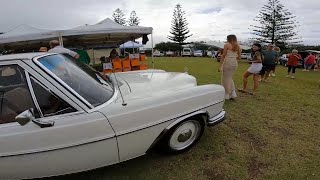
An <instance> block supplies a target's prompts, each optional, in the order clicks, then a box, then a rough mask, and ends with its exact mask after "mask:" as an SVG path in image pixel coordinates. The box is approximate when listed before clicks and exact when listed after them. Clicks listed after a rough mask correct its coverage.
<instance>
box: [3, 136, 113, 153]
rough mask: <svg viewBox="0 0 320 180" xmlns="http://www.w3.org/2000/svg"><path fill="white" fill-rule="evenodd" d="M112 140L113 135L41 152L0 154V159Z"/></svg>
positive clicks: (45, 150) (41, 151)
mask: <svg viewBox="0 0 320 180" xmlns="http://www.w3.org/2000/svg"><path fill="white" fill-rule="evenodd" d="M112 138H115V135H110V136H105V137H100V138H96V139H91V140H89V141H86V142H81V143H74V144H69V145H65V146H59V147H53V148H47V149H41V150H31V151H25V152H19V153H7V154H0V158H3V157H13V156H24V155H29V154H37V153H44V152H50V151H55V150H62V149H68V148H73V147H77V146H82V145H87V144H92V143H97V142H101V141H105V140H109V139H112Z"/></svg>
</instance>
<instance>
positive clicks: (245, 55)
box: [241, 53, 250, 59]
mask: <svg viewBox="0 0 320 180" xmlns="http://www.w3.org/2000/svg"><path fill="white" fill-rule="evenodd" d="M248 56H250V53H241V59H248Z"/></svg>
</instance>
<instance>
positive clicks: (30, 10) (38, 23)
mask: <svg viewBox="0 0 320 180" xmlns="http://www.w3.org/2000/svg"><path fill="white" fill-rule="evenodd" d="M1 1H2V3H1V6H0V32H6V31H9V30H11V29H13V28H15V27H17V26H18V25H21V24H27V25H31V26H34V27H37V28H42V29H68V28H73V27H77V26H81V25H84V24H95V23H97V22H99V21H101V20H103V19H105V18H107V17H109V18H111V17H112V13H113V11H114V10H115V9H116V8H120V9H122V10H123V11H124V13H125V15H126V17H129V15H130V12H131V11H133V10H134V11H136V13H137V15H138V17H139V18H140V19H141V20H140V25H141V26H147V27H153V30H154V43H159V42H162V41H168V39H167V36H168V35H169V31H170V27H171V20H172V15H173V10H174V7H175V5H176V4H178V3H179V4H181V6H182V9H183V10H184V11H185V12H186V18H187V21H188V23H189V25H188V27H189V29H190V31H191V33H192V34H193V36H192V37H190V38H189V39H188V40H187V41H210V40H215V41H219V40H220V41H224V40H225V39H226V36H227V35H228V34H235V35H236V36H237V37H238V39H240V40H241V41H246V40H247V39H249V38H252V37H254V36H253V35H251V34H250V32H251V31H250V30H249V27H250V25H251V24H253V23H254V21H253V19H254V18H255V17H256V16H257V15H258V13H259V10H260V9H261V7H262V6H263V5H264V4H266V3H267V0H219V1H213V0H197V1H195V0H159V1H155V0H117V1H114V0H90V1H88V0H76V1H75V0H54V1H46V0H1ZM280 2H281V3H282V4H283V5H284V6H285V7H286V8H287V9H288V10H289V11H290V12H292V13H293V14H294V15H295V16H296V20H297V21H298V22H299V27H298V28H297V31H298V34H299V36H300V37H301V38H302V39H301V40H302V41H303V43H304V44H308V45H319V44H320V18H319V17H320V11H319V10H318V9H319V7H320V1H319V0H295V1H290V0H280Z"/></svg>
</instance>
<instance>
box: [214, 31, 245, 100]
mask: <svg viewBox="0 0 320 180" xmlns="http://www.w3.org/2000/svg"><path fill="white" fill-rule="evenodd" d="M227 41H228V42H227V43H226V44H225V45H224V48H223V53H222V57H221V60H220V67H219V72H222V78H221V80H222V85H223V87H224V88H225V92H226V93H225V99H231V100H234V99H235V98H236V97H237V94H236V90H235V85H234V82H233V79H232V77H233V74H234V72H235V71H236V70H237V67H238V60H240V57H241V56H240V54H241V48H240V46H239V44H238V40H237V37H236V36H235V35H229V36H227Z"/></svg>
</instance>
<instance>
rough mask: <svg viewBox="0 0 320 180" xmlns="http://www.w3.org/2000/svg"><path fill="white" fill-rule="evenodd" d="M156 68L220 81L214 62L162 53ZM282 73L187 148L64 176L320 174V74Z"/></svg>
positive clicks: (239, 75) (239, 72) (272, 176)
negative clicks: (176, 153)
mask: <svg viewBox="0 0 320 180" xmlns="http://www.w3.org/2000/svg"><path fill="white" fill-rule="evenodd" d="M150 61H151V60H150V58H149V62H150ZM149 66H150V67H152V66H151V64H150V65H149ZM154 66H155V68H157V69H164V70H167V71H176V72H183V71H184V68H185V67H187V68H188V71H189V74H191V75H193V76H195V77H196V78H197V79H198V83H199V84H200V85H202V84H211V83H220V74H219V73H218V71H217V70H218V63H217V61H216V60H213V59H209V58H155V61H154ZM248 67H249V64H247V63H244V62H243V63H240V64H239V68H238V70H237V73H236V74H235V76H234V80H235V83H236V85H237V86H240V85H241V82H242V74H243V72H244V71H245V70H246V69H247V68H248ZM276 74H277V77H275V78H270V81H271V82H270V83H263V84H261V85H260V87H259V91H258V94H257V96H256V97H251V96H248V95H244V94H239V96H240V97H239V98H238V99H237V101H236V102H226V104H225V107H224V108H225V110H226V111H227V113H228V118H227V119H226V120H225V121H224V122H223V123H221V124H219V125H218V126H215V127H211V128H207V129H206V131H205V133H204V136H203V137H202V138H201V140H200V142H199V143H198V144H197V145H196V146H195V147H194V148H193V149H192V150H190V151H189V152H187V153H184V154H181V155H177V156H165V155H159V154H155V153H154V154H149V155H146V156H143V157H141V158H138V159H134V160H131V161H128V162H124V163H121V164H118V165H115V166H111V167H106V168H102V169H98V170H94V171H89V172H85V173H80V174H76V175H71V176H65V177H60V178H68V179H219V180H220V179H290V180H292V179H297V180H300V179H320V138H319V137H320V130H319V129H320V116H319V113H320V103H319V101H320V87H319V85H320V81H319V80H320V72H319V73H317V72H309V73H306V72H301V70H298V72H297V75H296V79H295V80H292V79H287V78H285V75H286V69H285V68H284V67H282V66H278V67H277V73H276ZM250 87H252V80H251V79H250ZM88 153H90V152H88Z"/></svg>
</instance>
